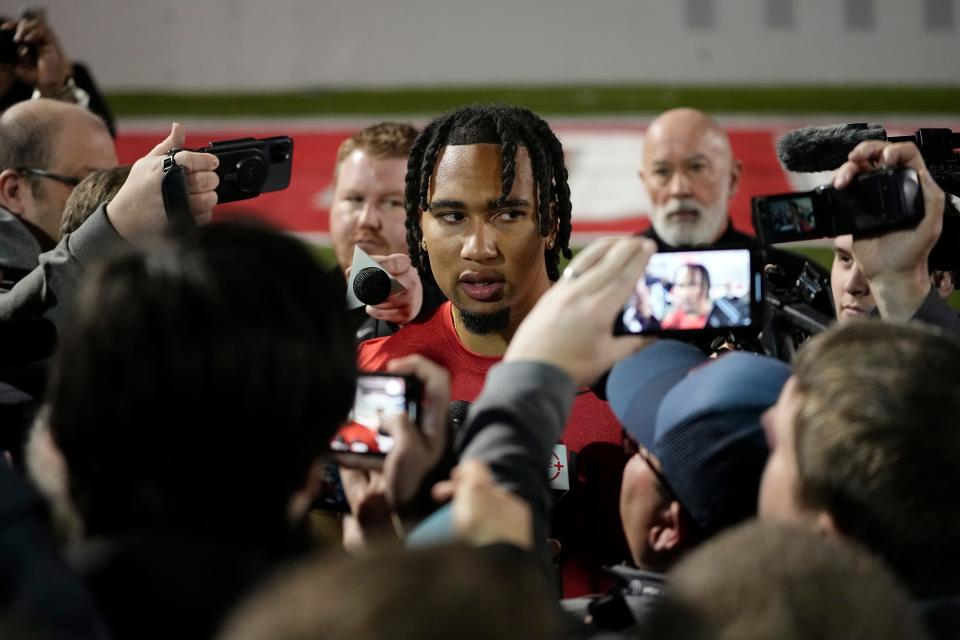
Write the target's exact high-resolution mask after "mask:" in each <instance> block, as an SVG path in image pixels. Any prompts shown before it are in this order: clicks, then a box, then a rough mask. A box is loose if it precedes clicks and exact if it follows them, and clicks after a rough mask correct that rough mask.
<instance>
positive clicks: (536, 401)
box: [454, 362, 576, 543]
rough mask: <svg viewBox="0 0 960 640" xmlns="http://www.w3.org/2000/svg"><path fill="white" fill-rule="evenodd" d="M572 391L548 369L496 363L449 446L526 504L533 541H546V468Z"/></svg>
mask: <svg viewBox="0 0 960 640" xmlns="http://www.w3.org/2000/svg"><path fill="white" fill-rule="evenodd" d="M575 393H576V385H574V383H573V380H571V379H570V377H569V376H568V375H567V374H565V373H564V372H563V371H561V370H560V369H558V368H556V367H554V366H552V365H547V364H543V363H539V362H503V363H500V364H498V365H496V366H494V367H493V368H491V369H490V372H489V373H488V374H487V379H486V382H485V384H484V387H483V391H482V392H481V393H480V396H479V397H478V398H477V400H476V402H474V403H473V405H472V406H471V407H470V410H469V412H468V413H467V419H466V421H465V426H464V429H463V430H461V431H460V433H459V434H458V435H457V438H456V441H455V443H454V446H455V449H456V452H457V454H458V458H459V459H461V460H465V459H469V458H473V459H477V460H482V461H483V462H486V463H487V464H488V465H490V468H491V470H492V472H493V475H494V478H496V481H497V483H498V484H500V485H501V486H503V487H505V488H506V489H508V490H510V491H511V492H513V493H515V494H516V495H518V496H519V497H521V498H523V499H524V500H526V501H527V502H528V503H529V504H530V507H531V509H532V512H533V523H534V525H533V526H534V528H533V532H534V540H536V541H538V543H539V542H540V541H545V540H546V538H547V523H548V517H547V516H548V512H549V507H550V487H549V484H548V482H547V464H548V463H549V462H550V456H551V452H552V449H553V445H554V444H556V443H557V441H559V439H560V434H561V433H562V432H563V428H564V425H565V424H566V422H567V418H568V416H569V414H570V410H571V408H572V407H573V399H574V394H575Z"/></svg>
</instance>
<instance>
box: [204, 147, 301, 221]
mask: <svg viewBox="0 0 960 640" xmlns="http://www.w3.org/2000/svg"><path fill="white" fill-rule="evenodd" d="M196 151H199V152H201V153H212V154H213V155H215V156H217V157H218V158H219V159H220V166H219V167H217V175H218V176H220V184H219V186H217V203H218V204H222V203H224V202H234V201H236V200H246V199H248V198H255V197H257V196H258V195H260V194H261V193H266V192H269V191H280V190H281V189H286V188H287V187H288V186H289V185H290V172H291V170H292V169H293V138H291V137H290V136H277V137H275V138H262V139H259V140H258V139H256V138H238V139H236V140H222V141H220V142H211V143H210V144H208V145H207V146H206V147H203V148H202V149H196Z"/></svg>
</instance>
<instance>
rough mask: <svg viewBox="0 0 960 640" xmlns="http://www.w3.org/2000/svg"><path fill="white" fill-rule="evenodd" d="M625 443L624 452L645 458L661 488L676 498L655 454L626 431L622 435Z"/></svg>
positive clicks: (672, 498)
mask: <svg viewBox="0 0 960 640" xmlns="http://www.w3.org/2000/svg"><path fill="white" fill-rule="evenodd" d="M621 437H622V443H623V452H624V453H626V454H627V455H628V456H633V455H639V456H640V457H641V458H643V461H644V462H645V463H646V464H647V467H648V468H649V469H650V473H652V474H653V477H654V478H656V479H657V482H658V483H660V486H661V488H662V489H663V491H664V493H666V494H667V496H666V497H668V498H669V499H671V500H676V498H675V497H674V493H673V488H671V486H670V483H669V482H667V479H666V477H664V475H663V473H662V472H661V471H660V464H659V462H657V460H656V459H655V458H654V456H653V454H652V453H651V452H650V450H649V449H647V448H646V447H645V446H643V445H642V444H640V443H639V442H637V441H636V440H634V439H633V438H631V437H630V436H629V435H628V434H627V432H626V431H624V432H623V433H622V435H621Z"/></svg>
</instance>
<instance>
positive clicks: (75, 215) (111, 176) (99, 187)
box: [60, 166, 130, 237]
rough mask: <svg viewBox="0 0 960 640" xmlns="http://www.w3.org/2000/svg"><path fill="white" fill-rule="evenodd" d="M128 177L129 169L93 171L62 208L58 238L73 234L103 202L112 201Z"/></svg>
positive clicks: (127, 167)
mask: <svg viewBox="0 0 960 640" xmlns="http://www.w3.org/2000/svg"><path fill="white" fill-rule="evenodd" d="M128 175H130V167H129V166H122V167H114V168H112V169H101V170H100V171H94V172H93V173H91V174H90V175H88V176H87V177H86V178H84V179H83V180H81V181H80V184H78V185H77V186H76V187H74V189H73V191H72V192H71V193H70V197H69V198H67V203H66V204H65V205H64V207H63V221H62V222H61V223H60V237H63V236H65V235H67V234H68V233H73V232H74V231H76V230H77V228H78V227H80V225H81V224H83V223H84V221H85V220H86V219H87V218H89V217H90V215H91V214H92V213H93V212H94V211H96V210H97V207H99V206H100V205H101V204H103V203H104V202H107V201H109V200H112V199H113V196H115V195H117V191H119V190H120V187H122V186H123V183H124V182H126V180H127V176H128Z"/></svg>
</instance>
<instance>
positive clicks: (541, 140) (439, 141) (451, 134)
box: [405, 104, 573, 280]
mask: <svg viewBox="0 0 960 640" xmlns="http://www.w3.org/2000/svg"><path fill="white" fill-rule="evenodd" d="M471 144H498V145H500V147H501V150H502V154H503V163H502V167H501V183H502V188H501V191H502V194H501V197H502V198H506V197H507V196H508V195H509V194H510V190H511V189H512V188H513V181H514V177H515V171H516V155H517V147H518V146H522V147H526V149H527V152H528V154H529V156H530V164H531V167H532V169H533V174H534V175H533V178H534V183H535V184H536V188H537V198H538V202H537V206H538V209H537V214H538V218H539V220H538V224H539V227H540V235H542V236H547V235H549V233H550V232H551V231H552V230H553V229H554V227H556V229H557V235H556V241H555V243H554V245H553V246H552V247H550V248H549V249H547V250H546V252H545V255H544V259H545V260H546V265H547V274H548V275H549V277H550V279H551V280H556V279H557V278H559V277H560V271H559V263H560V256H561V255H564V256H565V257H567V258H568V259H569V258H571V257H573V254H572V253H571V252H570V249H569V247H568V245H569V241H570V231H571V223H570V213H571V209H572V207H571V204H570V187H569V185H568V184H567V167H566V163H565V161H564V156H563V147H562V146H561V144H560V141H559V140H558V139H557V136H556V134H554V133H553V131H552V130H551V129H550V126H549V125H548V124H547V123H546V121H544V120H543V119H542V118H540V117H539V116H538V115H536V114H535V113H533V112H532V111H530V110H528V109H524V108H522V107H514V106H511V105H505V104H471V105H467V106H464V107H460V108H458V109H454V110H453V111H448V112H447V113H445V114H443V115H441V116H439V117H437V118H435V119H434V120H432V121H431V122H430V123H429V124H427V126H426V127H424V129H423V131H422V132H421V133H420V135H419V136H418V137H417V140H416V142H415V143H414V145H413V148H412V149H411V150H410V159H409V161H408V164H407V184H406V194H405V200H406V209H407V244H408V248H409V251H410V259H411V260H412V262H413V265H414V266H415V267H416V268H417V270H418V271H419V272H420V277H421V278H426V279H427V280H432V278H433V275H432V272H431V271H430V263H429V256H428V255H427V252H426V251H424V250H423V249H422V247H421V245H420V241H421V240H422V239H423V234H422V232H421V230H420V212H421V211H426V210H427V208H428V202H427V193H428V191H429V188H430V180H431V177H432V175H433V170H434V168H435V166H436V162H437V156H438V154H439V152H440V150H441V149H442V148H443V147H445V146H449V145H471Z"/></svg>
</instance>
